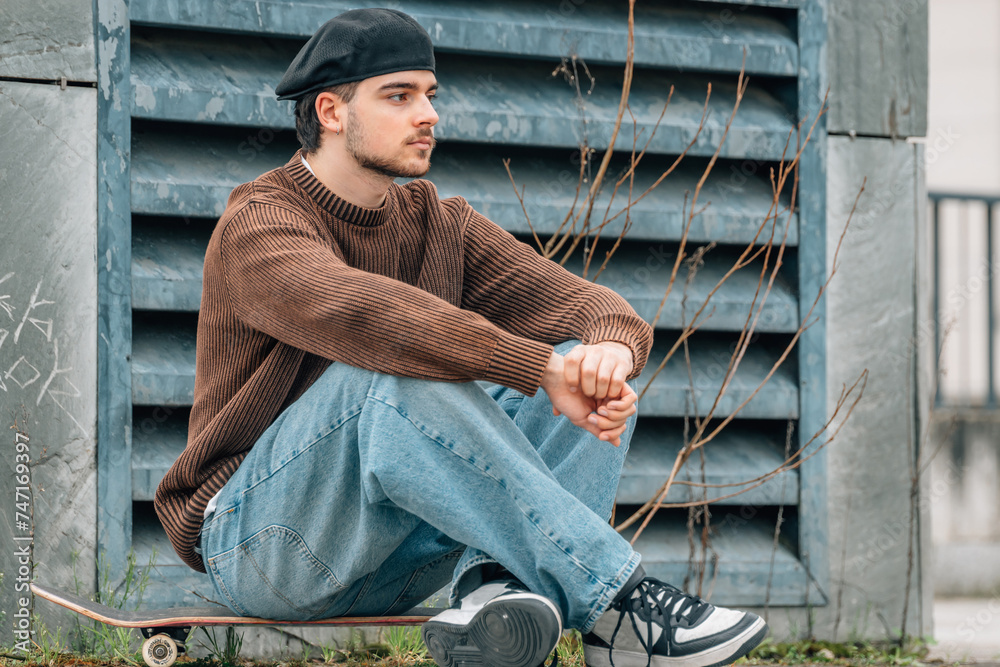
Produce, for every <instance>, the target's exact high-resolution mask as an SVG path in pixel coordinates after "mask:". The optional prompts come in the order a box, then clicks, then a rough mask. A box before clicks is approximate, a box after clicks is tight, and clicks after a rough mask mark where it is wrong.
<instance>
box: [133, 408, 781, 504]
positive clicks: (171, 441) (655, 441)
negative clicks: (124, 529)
mask: <svg viewBox="0 0 1000 667" xmlns="http://www.w3.org/2000/svg"><path fill="white" fill-rule="evenodd" d="M147 422H148V423H147ZM186 444H187V412H182V413H175V414H173V415H170V416H168V417H167V418H165V419H162V420H155V421H154V420H153V419H147V420H143V422H142V423H139V424H137V425H136V427H135V432H134V436H133V441H132V499H133V500H137V501H151V500H153V494H154V493H155V492H156V486H157V484H159V483H160V480H161V479H163V475H165V474H166V472H167V470H168V469H169V468H170V466H171V465H172V464H173V462H174V461H175V460H176V459H177V457H178V456H180V454H181V452H182V451H184V447H185V445H186ZM681 445H682V428H681V427H680V426H679V425H678V424H677V423H673V422H670V423H668V424H667V425H664V424H663V420H658V419H644V420H641V421H640V423H639V426H638V427H637V429H636V433H635V435H634V436H633V438H632V444H631V447H630V448H629V454H628V458H627V459H626V460H625V468H624V470H623V471H622V477H621V483H620V484H619V486H618V502H619V503H624V504H641V503H644V502H646V501H647V500H648V499H649V498H651V497H652V496H653V494H654V493H656V492H657V490H658V489H659V488H660V486H661V485H662V484H663V482H664V481H665V480H666V479H667V477H668V476H669V474H670V466H671V465H672V463H673V460H674V457H675V456H676V454H677V452H678V451H679V449H680V447H681ZM782 452H783V448H782V446H781V445H779V444H778V443H775V442H773V441H772V439H771V438H770V437H769V435H768V434H766V433H763V432H758V431H755V430H752V429H747V430H746V431H741V432H740V433H736V432H735V430H734V429H730V430H728V431H724V432H723V433H722V434H720V435H719V437H718V438H716V439H715V440H713V441H712V442H711V443H709V444H708V445H706V447H705V478H704V483H707V484H734V483H742V482H746V481H747V480H749V479H755V478H757V477H759V476H761V475H765V474H767V473H770V472H771V471H772V470H775V469H777V468H778V467H779V466H781V464H782V461H783V460H784V456H783V454H782ZM677 479H678V480H679V481H683V480H689V481H695V482H702V478H701V466H700V464H698V462H697V459H696V461H695V463H693V464H692V465H690V466H688V467H686V468H684V469H683V472H682V474H681V475H680V476H679V477H678V478H677ZM743 488H745V487H739V486H737V487H725V488H719V489H715V488H713V489H707V490H705V491H704V492H705V493H707V494H708V495H707V496H704V497H707V498H715V497H721V496H723V495H727V494H730V493H734V492H736V491H740V490H743ZM702 493H703V491H702V489H700V488H696V487H693V486H687V485H684V484H676V485H674V487H673V488H672V490H671V492H670V494H669V495H668V496H667V502H688V501H691V500H696V499H699V498H702V497H703V495H702ZM798 495H799V482H798V477H797V475H796V473H794V472H791V473H787V474H784V475H781V476H778V477H775V478H774V479H772V480H770V481H768V482H767V483H766V484H763V485H761V486H760V487H758V488H756V489H752V490H749V491H746V492H745V493H742V494H740V495H739V496H736V497H734V498H732V499H729V500H725V501H722V503H721V504H723V505H744V504H745V505H795V504H796V503H797V502H798Z"/></svg>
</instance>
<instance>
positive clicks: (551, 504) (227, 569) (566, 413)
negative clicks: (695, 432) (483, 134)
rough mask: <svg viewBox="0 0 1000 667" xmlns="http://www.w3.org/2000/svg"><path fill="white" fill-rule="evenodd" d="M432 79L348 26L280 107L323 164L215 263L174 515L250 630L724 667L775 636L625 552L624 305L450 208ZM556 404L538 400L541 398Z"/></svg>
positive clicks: (265, 207) (639, 342)
mask: <svg viewBox="0 0 1000 667" xmlns="http://www.w3.org/2000/svg"><path fill="white" fill-rule="evenodd" d="M437 87H438V86H437V80H436V78H435V74H434V54H433V50H432V47H431V41H430V38H429V36H428V35H427V33H426V32H425V31H424V30H423V29H422V28H421V27H420V26H419V25H417V23H416V22H415V21H414V20H413V19H412V18H410V17H409V16H407V15H405V14H403V13H401V12H397V11H393V10H385V9H365V10H355V11H349V12H346V13H344V14H341V15H340V16H338V17H336V18H334V19H332V20H331V21H329V22H328V23H326V24H325V25H324V26H323V27H322V28H320V30H319V31H318V32H317V33H316V35H314V36H313V37H312V39H310V40H309V42H308V43H307V44H306V45H305V46H304V47H303V49H302V51H301V52H300V53H299V54H298V56H297V57H296V58H295V60H294V61H293V62H292V64H291V66H290V67H289V69H288V71H287V73H286V74H285V77H284V78H283V79H282V81H281V83H280V84H279V86H278V88H277V92H278V94H279V97H280V99H294V100H296V101H297V106H296V111H295V114H296V127H297V131H298V134H299V138H300V141H301V142H302V144H303V150H301V151H299V152H298V153H296V155H294V156H293V157H292V159H291V160H290V161H289V162H288V164H286V165H285V166H284V167H282V168H280V169H276V170H274V171H271V172H269V173H267V174H264V175H263V176H261V177H260V178H258V179H257V180H255V181H253V182H252V183H247V184H244V185H241V186H240V187H238V188H237V189H236V190H235V191H234V192H233V194H232V195H231V197H230V199H229V204H228V207H227V210H226V212H225V214H224V215H223V216H222V218H221V220H220V221H219V224H218V226H217V227H216V229H215V232H214V234H213V236H212V240H211V243H210V244H209V247H208V252H207V255H206V258H205V272H204V291H203V296H202V307H201V314H200V317H199V321H198V344H197V372H196V381H195V400H194V407H193V409H192V412H191V423H190V434H189V440H188V446H187V449H186V450H185V451H184V453H183V454H182V455H181V456H180V458H179V459H178V460H177V462H176V463H175V464H174V466H173V467H172V468H171V470H170V471H169V472H168V474H167V475H166V477H165V478H164V480H163V482H162V483H161V484H160V487H159V488H158V490H157V494H156V507H157V512H158V513H159V516H160V519H161V521H162V522H163V524H164V526H165V528H166V530H167V533H168V535H169V536H170V539H171V541H172V543H173V545H174V548H175V549H176V550H177V552H178V554H180V556H181V557H182V558H183V559H184V560H185V562H187V563H188V564H189V565H191V566H192V567H193V568H195V569H197V570H202V571H206V570H207V572H208V574H209V577H210V579H211V580H212V583H213V584H214V586H215V588H216V590H217V592H218V594H219V596H220V598H221V599H222V600H224V601H225V602H226V604H227V605H229V606H230V607H231V608H232V609H233V610H234V611H236V612H238V613H240V614H245V615H256V616H265V617H269V618H275V619H285V620H294V619H312V618H324V617H332V616H344V615H381V614H396V613H402V612H405V611H406V610H407V609H409V608H411V607H413V606H414V605H415V604H417V603H419V602H420V601H421V600H423V599H424V598H426V597H427V596H428V595H430V594H432V593H434V592H435V591H437V590H439V589H440V588H441V587H442V586H443V585H445V584H446V583H447V582H448V580H449V579H450V580H451V581H452V599H451V606H452V608H451V609H450V610H448V611H446V612H443V613H441V614H440V615H439V616H437V617H436V618H435V619H434V620H433V621H431V622H429V623H427V624H426V626H425V627H424V639H425V641H426V643H427V646H428V649H429V650H430V652H431V654H432V655H433V657H434V659H435V660H436V661H437V662H438V663H439V664H441V665H457V664H468V665H471V664H477V665H493V666H497V667H536V666H537V665H539V664H541V663H542V662H543V661H544V659H545V657H546V656H547V655H548V654H549V652H550V651H551V650H552V649H553V647H554V646H555V644H556V642H557V641H558V639H559V636H560V634H561V633H562V631H563V629H564V628H566V627H573V628H579V629H580V630H581V631H582V632H583V633H584V636H585V639H584V642H585V645H586V657H587V662H588V664H590V665H604V664H612V661H613V664H615V665H620V666H623V667H625V666H628V665H647V664H655V665H668V664H670V665H674V664H678V665H690V666H694V667H698V666H707V665H715V664H722V663H725V662H729V661H732V660H734V659H735V658H737V657H739V656H741V655H743V654H744V653H745V652H747V651H748V650H750V648H752V647H753V646H755V645H756V644H757V643H758V642H759V641H760V640H761V639H762V638H763V636H764V634H765V633H766V631H767V628H766V626H765V624H764V623H763V621H762V620H761V619H759V618H758V617H756V616H754V615H752V614H747V613H743V612H738V611H730V610H726V609H721V608H717V607H714V606H712V605H710V604H708V603H706V602H703V601H702V600H700V599H698V598H695V597H693V596H689V595H685V594H683V593H682V592H680V591H679V590H677V589H675V588H672V587H670V586H667V585H666V584H663V583H661V582H659V581H657V580H655V579H650V578H646V577H645V576H644V573H643V571H642V568H641V567H640V566H639V555H638V554H636V553H635V552H634V551H633V550H632V548H631V547H630V546H629V544H628V542H627V541H626V540H624V539H623V538H622V537H621V536H620V535H618V534H617V533H616V532H615V531H614V530H613V529H612V528H611V527H610V526H609V525H608V518H609V516H610V513H611V507H612V503H613V502H614V496H615V491H616V489H617V485H618V478H619V475H620V472H621V466H622V461H623V457H624V455H625V451H626V449H627V446H628V442H629V440H630V438H631V435H632V428H633V426H634V423H635V415H636V393H635V390H634V387H633V386H632V385H630V384H629V381H631V380H633V379H634V378H635V377H636V376H637V375H638V374H639V372H640V371H641V370H642V367H643V365H644V364H645V362H646V358H647V355H648V354H649V350H650V346H651V344H652V334H653V332H652V330H651V328H650V327H649V325H648V324H646V323H645V322H644V321H642V319H640V318H639V317H638V316H637V315H636V313H635V311H633V310H632V308H631V307H629V305H628V304H627V303H626V302H625V301H624V300H623V299H622V298H621V297H619V296H618V295H617V294H615V293H614V292H612V291H610V290H608V289H606V288H603V287H599V286H597V285H594V284H592V283H590V282H588V281H585V280H582V279H580V278H577V277H575V276H573V275H572V274H570V273H568V272H567V271H565V270H564V269H562V268H561V267H560V266H558V265H557V264H555V263H553V262H550V261H548V260H545V259H543V258H541V257H540V256H539V255H538V254H537V253H535V252H534V251H533V250H532V249H531V248H530V247H528V246H526V245H524V244H521V243H519V242H517V241H516V240H515V239H514V238H513V237H512V236H511V235H510V234H508V233H506V232H504V231H503V230H501V229H500V228H499V227H497V226H496V225H495V224H493V223H492V222H490V221H489V220H487V219H486V218H484V217H483V216H481V215H479V214H478V213H476V211H474V210H473V209H472V208H471V207H470V206H469V205H468V204H467V203H466V202H465V201H464V200H463V199H461V198H458V197H455V198H451V199H444V200H442V199H439V198H438V196H437V192H436V190H435V188H434V186H433V185H431V184H430V183H429V182H427V181H424V180H414V181H412V182H410V183H408V184H406V185H398V184H396V183H394V182H393V179H394V178H396V177H418V176H422V175H423V174H425V173H426V172H427V170H428V169H429V167H430V156H431V153H432V151H433V148H434V132H433V128H434V125H435V123H436V122H437V120H438V115H437V113H436V112H435V110H434V106H433V100H434V96H435V95H436V91H437ZM539 388H541V389H542V390H543V391H541V392H539V391H538V389H539Z"/></svg>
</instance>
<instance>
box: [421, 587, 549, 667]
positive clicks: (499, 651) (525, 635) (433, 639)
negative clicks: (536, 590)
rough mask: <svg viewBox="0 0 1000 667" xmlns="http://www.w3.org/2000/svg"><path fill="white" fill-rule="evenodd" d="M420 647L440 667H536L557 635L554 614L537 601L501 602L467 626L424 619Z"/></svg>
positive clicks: (476, 616)
mask: <svg viewBox="0 0 1000 667" xmlns="http://www.w3.org/2000/svg"><path fill="white" fill-rule="evenodd" d="M421 633H422V635H423V638H424V644H425V645H426V646H427V651H428V652H429V653H430V654H431V657H433V658H434V661H435V662H436V663H437V664H438V665H440V666H441V667H460V666H466V665H467V666H469V667H480V666H482V667H486V666H489V667H538V665H541V664H543V663H544V662H545V659H546V658H547V657H548V655H549V653H551V652H552V650H553V649H554V648H555V646H556V644H557V643H558V641H559V636H560V635H561V634H562V624H561V622H560V620H559V614H558V612H555V613H554V610H553V609H552V608H551V607H549V606H547V605H546V604H545V603H543V602H541V601H539V600H531V599H522V600H518V599H514V600H501V601H498V602H494V603H492V604H489V605H487V606H486V607H484V608H483V609H480V610H479V611H478V612H477V613H476V615H475V616H473V617H472V620H470V621H469V622H468V623H466V624H463V625H453V624H451V623H442V622H440V621H435V620H433V619H432V620H430V621H427V622H426V623H424V626H423V629H422V632H421Z"/></svg>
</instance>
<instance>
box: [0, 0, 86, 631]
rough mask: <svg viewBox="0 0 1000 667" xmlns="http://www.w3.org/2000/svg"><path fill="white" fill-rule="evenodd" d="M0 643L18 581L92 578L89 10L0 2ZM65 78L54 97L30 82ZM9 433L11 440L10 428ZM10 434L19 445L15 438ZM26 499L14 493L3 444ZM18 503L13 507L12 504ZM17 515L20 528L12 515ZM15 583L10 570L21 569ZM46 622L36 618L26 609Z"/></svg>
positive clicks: (82, 1) (76, 4) (9, 625)
mask: <svg viewBox="0 0 1000 667" xmlns="http://www.w3.org/2000/svg"><path fill="white" fill-rule="evenodd" d="M0 75H2V76H4V77H12V78H16V79H21V80H22V81H2V82H0V145H2V146H3V147H4V159H3V161H2V163H0V248H3V254H2V257H0V261H2V266H0V421H2V424H3V427H4V428H3V429H2V432H3V434H4V435H3V438H4V439H5V443H4V445H3V451H4V452H5V456H4V457H3V460H2V462H0V497H2V498H4V499H5V500H4V501H5V503H6V505H5V506H4V508H3V511H2V512H0V514H2V516H3V519H2V523H0V526H2V528H0V540H2V541H3V545H4V546H3V548H2V549H0V572H2V573H3V575H4V576H3V582H2V588H0V612H3V614H4V618H3V620H2V622H0V642H2V643H3V644H4V645H5V646H6V645H9V644H10V642H11V639H12V638H13V635H12V629H13V627H14V624H15V623H16V622H17V621H18V618H17V615H18V613H23V610H22V606H21V604H20V599H21V598H23V597H26V596H25V594H24V593H23V592H20V591H19V590H18V584H19V583H22V584H23V581H20V580H21V579H23V578H24V577H23V576H18V570H19V568H20V567H22V566H23V564H24V562H25V561H26V559H25V558H24V556H23V553H22V552H23V549H24V547H26V546H28V545H30V544H32V543H33V545H34V552H33V557H32V561H33V562H34V563H35V564H36V565H35V568H34V574H35V575H36V576H37V578H38V579H39V580H40V581H44V582H48V583H51V584H54V585H57V586H61V587H68V588H72V586H73V574H72V568H71V563H72V561H73V558H74V555H75V557H76V561H77V572H78V573H79V576H80V579H81V582H82V585H83V586H84V588H85V589H88V590H89V589H92V587H93V585H94V572H95V554H94V544H95V514H96V465H95V460H96V459H95V433H96V414H97V413H96V409H97V408H96V403H97V397H96V365H97V348H96V340H97V324H96V322H97V317H96V293H97V284H96V256H95V255H96V238H97V236H96V234H97V222H96V182H97V173H96V159H97V158H96V89H95V87H94V82H95V75H94V47H93V20H92V14H91V3H90V1H89V0H42V1H39V2H33V3H8V6H5V8H4V21H3V22H2V23H0ZM61 79H66V84H67V85H65V87H63V86H60V85H56V84H51V83H40V82H38V80H42V81H59V80H61ZM15 425H16V429H15ZM18 433H21V434H22V435H21V436H18ZM17 440H19V441H22V442H24V441H26V442H27V443H28V447H29V450H30V475H31V493H30V494H28V496H29V497H28V498H27V499H25V498H24V497H22V496H18V495H16V492H17V488H16V487H18V486H22V484H21V483H20V481H19V480H18V479H17V478H16V475H17V474H18V470H17V468H16V466H17V464H18V463H20V461H17V460H16V459H15V456H16V453H17V452H16V448H15V441H17ZM18 502H20V503H25V504H24V505H22V506H21V507H17V506H16V503H18ZM22 509H23V510H28V511H27V512H26V514H28V515H29V516H30V517H32V518H33V523H34V534H33V539H32V532H31V529H30V527H28V525H30V523H31V521H27V522H24V524H20V523H18V521H20V520H21V517H19V516H18V515H17V514H15V512H18V511H21V510H22ZM22 575H23V570H22ZM35 611H36V612H38V613H40V614H42V615H43V617H45V618H49V619H50V622H51V623H55V622H56V621H55V619H54V614H53V613H52V610H51V608H50V607H49V606H47V605H44V604H39V605H38V606H37V608H36V610H35Z"/></svg>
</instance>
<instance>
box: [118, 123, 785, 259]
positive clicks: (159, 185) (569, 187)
mask: <svg viewBox="0 0 1000 667" xmlns="http://www.w3.org/2000/svg"><path fill="white" fill-rule="evenodd" d="M298 147H299V145H298V142H293V141H291V137H290V136H289V133H287V132H275V131H273V130H272V129H270V128H260V129H253V130H236V131H235V132H234V133H224V132H214V133H212V134H211V135H207V134H206V135H202V134H200V133H195V132H191V133H190V134H187V135H185V136H183V137H178V136H176V132H173V133H171V132H168V131H152V130H148V131H139V132H136V133H135V134H133V147H132V210H133V212H135V213H144V214H149V215H159V216H163V215H170V216H178V215H179V216H185V217H188V216H191V217H205V218H218V217H219V216H221V215H222V212H223V211H224V210H225V207H226V202H227V200H228V198H229V193H230V192H232V190H233V188H235V187H236V186H237V185H239V184H240V183H245V182H248V181H251V180H253V179H254V178H256V177H257V176H259V175H260V174H262V173H264V172H265V171H268V170H270V169H274V168H276V167H280V166H282V165H284V164H285V162H287V161H288V159H289V158H290V157H291V155H292V154H293V153H294V152H295V151H296V150H297V149H298ZM507 157H509V158H510V159H511V163H510V168H511V173H512V174H513V175H514V179H515V181H516V182H517V183H518V184H524V186H525V188H524V192H523V198H524V209H522V207H521V202H520V201H518V197H517V192H515V190H514V189H513V187H512V186H511V183H510V177H509V176H508V175H507V172H506V170H505V169H504V166H503V160H504V158H507ZM671 162H672V160H670V159H669V158H668V159H664V158H662V157H660V156H656V155H650V156H647V157H646V158H644V160H643V162H642V163H640V167H639V169H638V170H637V173H636V178H635V184H634V191H635V193H636V194H635V195H634V197H633V198H634V199H637V198H638V196H639V194H641V193H643V192H645V190H646V188H647V187H649V186H650V185H652V183H653V182H654V181H655V180H656V179H657V178H658V177H659V176H660V175H661V174H662V173H663V172H664V171H665V170H666V169H667V168H669V166H670V163H671ZM704 167H705V164H704V162H703V161H700V160H696V159H694V158H692V159H690V160H688V161H685V162H683V163H682V164H681V166H680V167H678V169H677V170H676V171H675V172H674V173H673V174H672V175H671V176H670V177H668V178H667V179H666V180H665V181H663V182H662V183H661V184H660V185H659V186H658V187H657V188H656V189H655V190H653V191H652V192H651V193H650V194H648V195H646V196H645V197H644V198H643V199H642V200H641V201H638V202H637V203H634V204H633V206H632V208H631V213H630V218H629V219H630V227H629V232H628V234H629V236H628V238H629V239H630V240H676V239H680V238H681V235H682V233H683V230H684V226H685V225H686V224H687V222H688V213H689V210H690V209H689V208H687V209H686V208H685V203H686V201H690V193H691V192H693V191H694V189H695V186H696V185H697V182H698V179H699V178H700V177H701V175H702V172H703V170H704ZM623 169H624V164H623V163H622V161H621V160H615V161H613V162H612V164H611V173H623ZM427 178H428V179H429V180H431V181H432V182H433V183H434V184H435V185H436V186H437V188H438V193H439V194H440V196H442V197H451V196H462V197H465V199H466V200H467V201H468V202H469V203H470V204H471V205H472V206H473V207H474V208H475V209H476V210H477V211H479V212H480V213H482V214H483V215H485V216H486V217H488V218H490V219H491V220H493V221H494V222H496V223H497V224H499V225H500V226H501V227H503V228H504V229H506V230H508V231H510V232H512V233H516V234H530V233H531V228H532V227H534V229H535V231H537V232H538V233H539V234H551V233H553V232H555V231H556V230H557V229H558V227H559V225H560V224H561V223H562V221H563V219H564V217H565V215H566V212H567V211H569V210H570V207H571V206H572V204H573V199H574V197H575V196H576V193H577V184H578V183H579V164H578V163H577V164H574V154H572V153H570V154H567V155H566V156H565V158H563V159H560V158H559V157H558V156H550V155H544V154H543V155H539V154H530V155H516V156H510V154H509V153H506V152H505V151H504V149H503V148H502V147H500V148H496V149H495V150H492V151H491V150H486V149H483V148H482V147H478V146H477V147H474V148H470V147H468V146H465V145H463V144H457V143H453V142H452V143H449V142H442V143H441V144H439V146H438V148H437V150H436V151H435V153H434V162H433V166H432V167H431V171H430V172H429V173H428V175H427ZM766 179H767V173H766V170H765V169H763V168H761V165H760V164H758V163H756V162H752V161H736V162H727V161H722V162H720V163H719V164H718V165H717V166H716V168H715V169H714V170H713V171H712V174H711V175H710V176H709V178H708V180H707V181H706V182H705V185H704V188H703V189H702V197H701V200H700V201H701V202H703V203H708V206H699V209H700V210H699V212H698V214H697V215H696V216H695V217H694V219H693V220H692V222H691V227H690V230H689V232H688V240H689V241H690V242H692V243H707V242H710V241H715V242H717V243H742V244H745V243H750V242H751V241H753V240H754V238H755V237H757V236H758V233H759V231H760V228H761V225H762V223H763V221H764V217H765V215H766V214H767V212H768V210H769V209H770V207H771V204H772V202H773V200H774V197H773V193H772V190H771V184H770V182H768V181H767V180H766ZM625 185H626V186H627V183H626V184H625ZM610 191H611V188H610V187H608V188H605V189H604V190H603V191H602V193H601V195H600V196H599V197H598V198H597V203H596V205H595V209H594V211H595V213H594V216H595V217H594V223H592V224H593V225H594V226H596V225H597V224H598V223H599V222H600V221H602V220H603V219H604V217H603V216H604V212H605V211H606V210H608V202H609V200H610ZM685 195H688V197H687V200H685ZM788 196H789V193H788V192H785V193H784V196H782V198H781V199H780V203H779V206H780V207H781V208H782V209H784V208H786V207H787V206H788ZM627 201H628V189H627V187H623V188H622V189H620V190H619V192H618V194H617V195H616V197H615V200H614V203H613V206H612V207H611V209H610V212H609V214H608V217H609V218H612V217H616V219H615V220H613V221H611V222H609V224H608V225H607V226H606V227H605V228H604V232H603V236H604V237H605V238H608V237H611V238H616V237H617V235H618V234H619V233H620V232H621V229H622V226H623V225H624V222H625V216H624V214H621V212H622V210H623V209H624V207H625V205H626V203H627ZM524 210H527V212H528V220H530V221H531V225H530V226H529V224H528V221H527V220H526V219H525V214H524ZM789 218H790V219H791V221H792V224H791V225H790V226H789V229H788V234H787V237H785V223H786V222H787V221H788V220H789ZM797 220H798V216H797V214H795V213H793V214H792V215H791V216H788V215H783V216H781V218H780V219H779V220H778V223H777V225H776V226H775V230H774V234H775V239H776V240H779V241H780V239H782V238H785V240H786V242H787V244H788V245H790V246H794V245H796V243H797V241H798V224H797ZM770 232H771V224H770V223H769V224H768V226H767V229H766V234H768V235H769V234H770Z"/></svg>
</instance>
